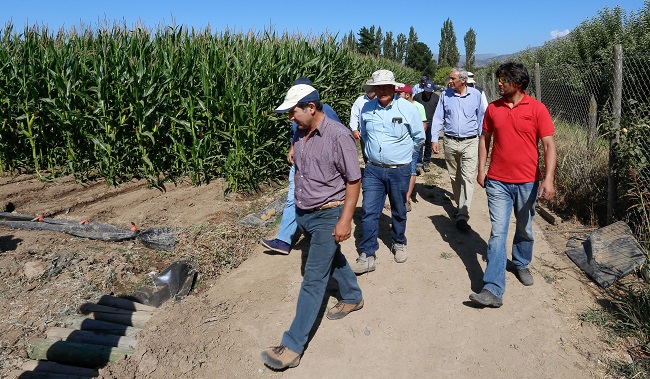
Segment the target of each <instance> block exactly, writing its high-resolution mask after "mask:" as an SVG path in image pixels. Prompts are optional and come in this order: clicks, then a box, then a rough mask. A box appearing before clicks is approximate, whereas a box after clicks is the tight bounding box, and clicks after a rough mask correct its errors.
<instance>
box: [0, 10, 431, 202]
mask: <svg viewBox="0 0 650 379" xmlns="http://www.w3.org/2000/svg"><path fill="white" fill-rule="evenodd" d="M380 68H384V69H390V70H392V71H393V72H395V75H396V77H397V78H398V80H403V81H405V82H415V81H417V77H418V74H417V73H416V72H414V71H412V70H410V69H406V68H403V67H402V66H401V65H397V64H395V63H391V62H389V61H386V60H382V59H377V58H371V57H365V56H360V55H357V54H355V53H353V52H351V51H349V50H347V49H346V48H344V47H342V46H340V44H339V43H338V42H337V41H336V38H335V36H331V35H324V36H320V37H310V36H301V35H288V34H286V33H285V34H281V35H278V34H276V33H275V32H272V31H265V32H260V33H253V32H250V33H231V32H229V31H224V32H219V33H212V32H211V31H210V29H202V30H198V31H196V30H194V29H188V28H186V27H176V26H159V27H158V28H157V29H156V30H155V31H152V30H151V29H149V28H146V27H134V28H127V27H126V26H125V25H124V24H118V23H112V24H110V23H108V22H104V24H103V25H100V26H98V27H96V28H90V27H86V28H84V27H81V28H80V29H79V30H77V29H75V28H72V29H69V30H67V31H66V30H59V31H58V32H57V33H52V32H50V31H49V30H48V28H47V26H32V27H29V26H26V27H25V28H24V30H23V31H22V33H19V32H17V31H16V30H15V29H14V27H13V25H12V24H10V23H9V24H7V25H5V27H4V29H3V30H2V31H0V102H1V103H0V174H2V175H7V174H15V173H22V172H30V173H36V174H38V176H39V177H41V178H43V179H51V178H53V177H56V176H59V175H74V176H75V177H76V178H77V180H79V181H82V182H83V181H88V180H96V179H100V178H101V179H103V180H105V181H106V182H107V183H109V184H111V185H119V184H120V183H123V182H126V181H129V180H131V179H134V178H137V179H142V178H143V179H146V180H147V181H148V183H149V184H150V185H151V186H154V187H158V188H164V185H165V183H168V182H177V181H180V180H184V179H185V178H189V180H190V181H191V182H192V183H193V184H196V185H198V184H201V183H207V182H209V181H211V180H214V179H215V178H223V179H224V180H225V181H227V183H228V184H229V186H228V191H251V190H255V189H256V188H258V186H259V184H261V183H264V182H270V181H273V180H276V179H278V178H280V177H281V176H283V175H286V173H287V171H288V167H287V164H286V159H285V154H286V151H287V150H288V147H289V143H288V138H289V133H290V128H289V121H288V119H287V117H286V116H285V115H278V114H275V113H274V112H273V109H274V108H275V107H276V106H277V105H278V104H280V103H281V102H282V99H283V98H284V94H285V93H286V91H287V89H288V88H289V87H290V85H291V83H292V82H293V80H295V79H296V78H297V77H300V76H305V77H308V78H310V79H311V80H312V81H313V82H314V86H315V87H316V88H317V89H318V90H319V91H320V93H321V97H322V98H323V100H324V101H325V102H327V103H328V104H330V105H331V106H332V107H333V108H334V109H335V110H336V111H337V113H338V114H339V116H340V118H341V120H346V119H347V116H348V115H349V111H350V107H351V105H352V102H353V101H354V100H355V98H356V97H357V96H358V95H359V94H360V93H361V85H362V84H363V83H364V82H365V80H367V78H368V77H369V76H370V74H371V73H372V72H373V71H375V70H377V69H380Z"/></svg>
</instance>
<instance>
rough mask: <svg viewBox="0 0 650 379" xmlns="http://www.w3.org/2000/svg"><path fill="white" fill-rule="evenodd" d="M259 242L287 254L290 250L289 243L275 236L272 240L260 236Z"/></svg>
mask: <svg viewBox="0 0 650 379" xmlns="http://www.w3.org/2000/svg"><path fill="white" fill-rule="evenodd" d="M260 243H261V244H262V246H264V247H266V248H267V249H269V250H273V251H275V252H277V253H280V254H284V255H287V254H289V253H290V252H291V245H289V244H288V243H286V242H284V241H281V240H279V239H277V238H276V239H274V240H267V239H264V238H262V239H261V240H260Z"/></svg>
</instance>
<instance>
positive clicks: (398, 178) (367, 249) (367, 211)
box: [353, 70, 424, 274]
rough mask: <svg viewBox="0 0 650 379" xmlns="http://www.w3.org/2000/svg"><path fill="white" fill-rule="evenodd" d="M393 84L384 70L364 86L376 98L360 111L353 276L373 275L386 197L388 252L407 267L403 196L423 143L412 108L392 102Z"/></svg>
mask: <svg viewBox="0 0 650 379" xmlns="http://www.w3.org/2000/svg"><path fill="white" fill-rule="evenodd" d="M403 85H404V84H402V83H398V82H396V81H395V75H394V74H393V73H392V72H391V71H388V70H378V71H375V72H373V74H372V77H371V78H370V79H369V80H368V81H367V82H366V84H364V85H363V88H364V90H368V89H370V88H371V89H373V90H374V91H375V93H376V94H377V96H376V97H375V98H374V99H373V100H371V101H369V102H367V103H366V104H365V105H364V106H363V109H362V110H361V122H360V129H361V139H363V140H364V142H365V145H364V146H365V147H364V149H365V152H366V156H367V157H368V163H367V164H366V168H365V169H364V170H363V181H362V184H361V186H362V188H363V201H362V205H361V240H360V243H359V245H358V247H357V250H358V251H359V258H358V259H357V261H356V263H355V264H354V268H353V270H354V272H355V273H357V274H362V273H364V272H370V271H374V270H375V253H376V251H377V250H379V243H378V241H377V237H378V230H379V216H381V212H382V209H383V207H384V202H385V201H386V196H388V200H389V201H390V211H391V216H392V218H391V221H392V222H391V239H392V242H393V244H392V246H391V252H392V253H393V255H394V259H395V262H397V263H403V262H406V258H407V256H406V235H405V232H406V192H407V191H408V188H409V182H410V179H411V160H412V158H413V152H414V151H415V150H416V149H417V148H419V147H420V145H422V143H423V142H424V130H423V128H422V118H421V116H420V112H418V110H417V108H416V107H415V105H413V104H411V103H410V102H409V101H408V100H406V99H403V98H401V97H395V87H396V86H397V87H402V86H403Z"/></svg>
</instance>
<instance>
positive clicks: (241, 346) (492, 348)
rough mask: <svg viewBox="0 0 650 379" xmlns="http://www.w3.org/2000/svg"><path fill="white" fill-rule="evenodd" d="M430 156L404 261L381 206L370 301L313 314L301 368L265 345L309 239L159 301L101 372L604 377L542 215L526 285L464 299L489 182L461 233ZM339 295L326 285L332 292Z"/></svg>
mask: <svg viewBox="0 0 650 379" xmlns="http://www.w3.org/2000/svg"><path fill="white" fill-rule="evenodd" d="M436 161H437V163H439V164H440V163H442V162H441V160H440V159H437V160H436ZM435 170H436V171H437V172H438V173H439V174H440V175H441V178H440V179H439V180H438V182H439V184H440V186H441V187H442V188H438V187H429V186H426V185H425V184H424V183H423V181H424V178H423V177H419V178H418V182H419V183H418V185H417V188H416V192H417V199H418V202H417V203H414V206H413V211H412V212H410V213H409V214H408V225H407V237H408V241H409V242H408V261H407V262H406V263H404V264H397V263H395V262H394V261H393V259H392V256H391V255H390V253H389V246H390V237H389V235H390V234H389V233H388V228H389V226H388V222H389V217H388V212H384V216H383V217H382V218H381V221H380V223H381V231H380V236H382V239H381V240H380V250H379V251H378V253H377V256H378V261H377V270H376V271H375V272H373V273H370V274H367V275H363V276H360V277H359V283H360V286H361V288H362V290H363V293H364V299H365V306H364V308H363V309H362V310H360V311H358V312H354V313H352V314H350V315H349V316H348V317H346V318H344V319H342V320H338V321H330V320H327V319H326V318H323V319H322V320H320V321H319V325H318V328H317V330H316V332H315V335H314V336H313V338H312V340H311V342H310V344H309V346H308V348H307V349H306V351H305V354H304V356H303V358H302V361H301V363H300V366H298V367H297V368H294V369H289V370H287V371H284V372H274V371H271V370H269V369H268V368H266V367H265V366H264V365H263V364H262V362H261V360H260V359H259V353H260V352H261V351H262V350H263V349H264V348H266V347H267V346H271V345H275V344H277V343H278V342H279V341H280V338H281V336H282V333H283V332H284V331H285V330H286V329H287V328H288V327H289V324H290V323H291V320H292V317H293V315H294V312H295V306H296V297H297V295H298V291H299V287H300V283H301V280H302V277H301V273H300V266H301V252H302V253H303V254H304V253H305V252H306V250H307V248H308V244H307V243H306V241H305V240H304V239H303V240H302V241H301V242H300V243H299V244H298V246H297V249H296V250H293V252H292V253H291V254H290V255H289V256H281V255H269V254H266V253H264V250H263V248H262V247H261V246H258V247H257V248H256V251H255V253H254V255H253V256H251V257H250V258H249V259H248V260H247V261H246V262H244V263H243V264H242V265H241V266H240V267H238V268H237V269H236V270H233V271H232V272H230V273H228V274H226V275H224V276H222V277H220V278H219V279H218V280H216V281H215V282H214V283H213V284H211V288H210V289H209V290H206V291H204V292H202V293H200V294H198V295H197V294H195V295H191V296H189V297H188V298H187V299H185V300H184V301H182V302H180V303H176V304H172V303H169V304H166V305H164V306H163V312H160V313H159V314H157V315H156V317H155V318H154V319H152V320H151V321H150V322H149V324H148V325H147V327H146V329H145V330H144V333H142V335H141V336H140V337H139V340H140V342H139V347H138V351H137V352H136V354H135V355H134V356H132V357H130V358H128V359H127V360H125V361H122V362H119V363H118V364H114V365H111V366H109V367H107V368H106V369H104V370H102V374H103V377H106V378H113V377H118V378H131V377H132V378H173V377H188V378H215V377H222V378H235V377H242V378H255V377H286V378H323V377H328V378H343V377H360V378H410V377H413V378H452V377H453V378H478V377H483V378H592V377H597V378H600V377H604V376H605V374H604V367H603V366H602V365H601V364H599V363H598V361H599V360H600V359H601V358H602V357H603V356H604V355H606V354H608V352H607V351H606V350H607V348H606V347H605V346H604V344H603V343H602V342H600V339H599V338H598V331H597V330H596V329H595V328H594V327H593V326H590V325H588V324H582V323H581V322H580V320H579V314H580V313H581V312H583V311H585V310H587V309H589V308H590V307H593V306H594V302H593V294H592V292H593V290H592V289H593V286H592V285H591V284H590V283H588V282H587V281H586V280H585V279H584V277H583V276H582V274H581V273H580V272H579V271H578V270H577V269H576V268H575V267H574V266H573V264H572V263H571V262H570V261H569V260H568V259H567V258H566V256H565V255H564V253H563V251H562V250H559V249H557V248H553V247H551V246H549V244H548V243H547V241H546V240H545V239H544V236H543V233H542V229H541V228H545V227H546V225H545V224H544V221H543V220H541V219H540V218H539V217H537V220H536V221H537V223H536V225H535V237H536V244H535V259H534V261H533V263H532V271H533V276H534V278H535V285H534V286H532V287H524V286H522V285H521V284H519V282H518V281H517V279H516V278H515V277H514V276H513V275H511V274H508V277H507V290H506V294H505V296H504V305H503V306H502V307H501V308H499V309H477V308H474V307H472V306H471V305H470V303H469V301H468V295H469V294H470V293H471V291H472V290H475V291H477V290H480V288H481V285H482V284H481V283H482V280H481V278H482V274H483V269H484V268H485V262H484V261H483V260H482V254H483V253H484V251H485V247H486V240H487V238H488V236H489V231H490V224H489V218H488V213H487V202H486V197H485V192H484V191H482V190H481V189H480V187H479V188H477V190H476V191H475V194H474V203H473V208H472V212H471V220H470V224H471V225H472V227H473V230H472V232H471V233H469V234H460V233H459V232H457V231H456V229H455V227H454V225H453V223H452V222H451V220H450V219H449V214H450V212H451V211H452V205H451V202H450V200H449V196H450V193H449V192H448V191H449V187H450V186H449V180H448V178H447V176H446V173H445V172H444V171H443V170H441V169H440V168H438V167H437V168H435ZM360 204H361V203H360V202H359V205H358V207H357V210H358V211H359V210H360ZM357 213H359V212H357ZM355 224H356V225H355V226H356V233H355V238H352V239H350V240H348V241H346V242H345V243H344V244H343V251H344V253H345V254H346V256H347V257H348V260H353V259H355V257H356V252H355V247H354V246H355V240H356V239H358V238H359V233H360V227H359V215H358V214H357V216H356V217H355ZM511 229H512V227H511ZM275 231H276V229H272V230H269V231H268V234H267V235H273V234H274V233H275ZM199 270H200V269H199ZM334 303H335V299H334V298H333V297H330V298H329V299H328V300H327V304H326V306H327V307H331V306H332V305H333V304H334Z"/></svg>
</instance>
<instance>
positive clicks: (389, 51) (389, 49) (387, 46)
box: [384, 32, 397, 60]
mask: <svg viewBox="0 0 650 379" xmlns="http://www.w3.org/2000/svg"><path fill="white" fill-rule="evenodd" d="M395 57H397V52H396V51H395V42H394V41H393V32H386V37H384V58H388V59H390V60H395Z"/></svg>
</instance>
